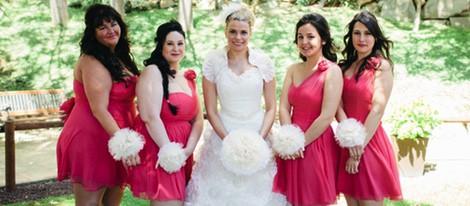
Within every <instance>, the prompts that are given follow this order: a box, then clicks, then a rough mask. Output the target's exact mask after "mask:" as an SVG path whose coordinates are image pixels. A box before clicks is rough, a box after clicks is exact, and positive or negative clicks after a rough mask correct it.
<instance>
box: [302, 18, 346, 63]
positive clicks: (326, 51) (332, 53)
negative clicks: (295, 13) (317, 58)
mask: <svg viewBox="0 0 470 206" xmlns="http://www.w3.org/2000/svg"><path fill="white" fill-rule="evenodd" d="M305 24H311V25H312V26H314V27H315V29H317V31H318V34H320V37H321V39H322V40H323V41H325V45H323V47H322V53H323V56H325V58H327V59H328V60H330V61H332V62H336V60H337V56H336V51H338V47H337V46H336V45H335V43H334V42H333V38H331V34H330V26H329V25H328V22H327V21H326V19H325V17H323V16H322V15H320V14H316V13H312V14H305V15H304V16H303V17H302V18H300V20H299V21H298V22H297V25H296V26H295V40H294V43H295V44H297V41H298V39H297V35H298V34H299V28H300V27H301V26H303V25H305ZM299 56H300V58H301V59H302V60H303V61H307V57H305V56H303V55H302V54H299Z"/></svg>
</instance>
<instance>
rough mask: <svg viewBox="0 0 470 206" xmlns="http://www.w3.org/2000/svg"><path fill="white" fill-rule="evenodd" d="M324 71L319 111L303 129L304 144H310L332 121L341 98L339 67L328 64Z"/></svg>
mask: <svg viewBox="0 0 470 206" xmlns="http://www.w3.org/2000/svg"><path fill="white" fill-rule="evenodd" d="M326 72H327V73H326V77H325V82H324V86H323V101H322V107H321V113H320V116H318V117H317V118H316V119H315V120H314V121H313V123H312V124H311V125H310V127H309V128H308V129H307V131H305V145H308V144H310V143H311V142H313V141H314V140H315V139H316V138H318V136H320V135H321V134H323V132H324V131H325V129H326V128H327V127H328V126H329V125H330V124H331V121H333V118H334V117H335V114H336V111H337V110H338V106H339V102H340V100H341V93H342V91H343V78H342V74H341V69H340V68H339V67H338V66H337V65H334V66H330V68H328V70H327V71H326Z"/></svg>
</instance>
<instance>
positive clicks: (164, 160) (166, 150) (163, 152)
mask: <svg viewBox="0 0 470 206" xmlns="http://www.w3.org/2000/svg"><path fill="white" fill-rule="evenodd" d="M157 155H158V160H157V164H156V165H155V168H158V166H161V167H162V168H163V169H164V170H165V171H167V172H168V173H170V174H171V173H173V172H177V171H179V170H180V168H181V167H182V166H184V165H185V164H186V158H187V157H186V154H185V153H184V150H183V145H182V144H180V143H176V142H170V143H166V144H165V145H163V146H162V147H161V148H160V151H158V154H157Z"/></svg>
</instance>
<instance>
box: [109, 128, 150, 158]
mask: <svg viewBox="0 0 470 206" xmlns="http://www.w3.org/2000/svg"><path fill="white" fill-rule="evenodd" d="M108 148H109V152H110V153H111V155H112V156H113V158H114V159H115V160H123V159H126V158H129V157H131V156H134V155H137V154H138V153H139V151H140V150H142V148H144V137H143V136H142V135H141V134H139V133H138V132H136V131H134V130H131V129H129V128H124V129H120V130H118V131H117V132H115V133H114V135H113V136H112V137H111V139H110V140H109V142H108Z"/></svg>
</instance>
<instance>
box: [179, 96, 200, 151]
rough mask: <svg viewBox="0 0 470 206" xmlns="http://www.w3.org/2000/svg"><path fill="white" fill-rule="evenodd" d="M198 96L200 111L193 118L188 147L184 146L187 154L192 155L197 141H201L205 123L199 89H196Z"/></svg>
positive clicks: (198, 108)
mask: <svg viewBox="0 0 470 206" xmlns="http://www.w3.org/2000/svg"><path fill="white" fill-rule="evenodd" d="M196 98H197V110H198V111H197V114H196V116H194V118H193V119H192V120H191V134H190V135H189V139H188V142H187V144H186V147H185V148H184V150H185V153H186V155H187V156H190V155H191V154H192V153H193V152H194V149H195V148H196V145H197V142H198V141H199V138H200V137H201V133H202V129H203V125H204V118H203V116H202V109H201V103H200V101H199V94H198V92H197V90H196Z"/></svg>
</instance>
